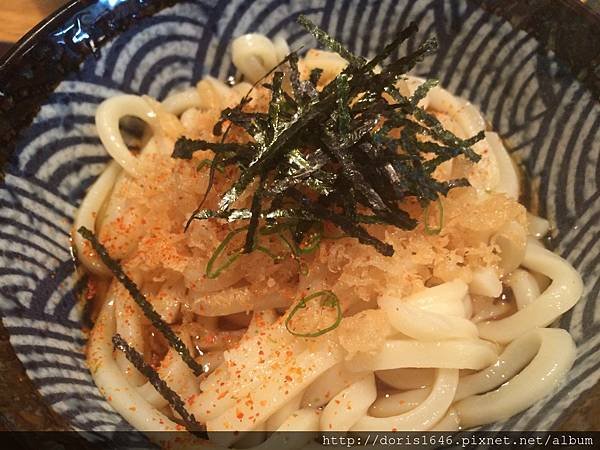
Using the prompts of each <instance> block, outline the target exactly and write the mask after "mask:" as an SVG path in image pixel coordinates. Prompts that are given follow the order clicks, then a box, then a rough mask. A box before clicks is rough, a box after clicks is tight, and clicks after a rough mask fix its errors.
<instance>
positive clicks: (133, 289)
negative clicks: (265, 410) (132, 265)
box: [77, 227, 204, 376]
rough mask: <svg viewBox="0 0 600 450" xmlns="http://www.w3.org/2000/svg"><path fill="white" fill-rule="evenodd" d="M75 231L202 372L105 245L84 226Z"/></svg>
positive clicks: (198, 372) (188, 361) (187, 360)
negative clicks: (88, 243) (87, 242)
mask: <svg viewBox="0 0 600 450" xmlns="http://www.w3.org/2000/svg"><path fill="white" fill-rule="evenodd" d="M77 232H78V233H79V234H80V235H81V236H82V237H83V238H84V239H85V240H87V241H89V242H90V244H91V245H92V248H93V249H94V250H95V251H96V253H97V254H98V256H100V259H101V260H102V262H103V263H104V264H105V265H106V267H108V268H109V269H110V271H111V272H112V273H113V275H114V277H115V278H116V279H117V280H118V281H119V282H120V283H121V284H122V285H123V287H125V289H127V291H128V292H129V295H131V298H133V300H134V301H135V302H136V303H137V304H138V305H139V307H140V309H141V310H142V312H143V313H144V315H145V316H146V317H147V318H148V319H149V320H150V322H152V325H154V327H155V328H156V329H157V330H158V331H160V333H162V335H163V336H164V337H165V339H166V340H167V342H168V343H169V345H170V346H171V347H172V348H174V349H175V350H176V351H177V353H179V355H180V356H181V358H182V359H183V361H184V362H185V363H186V364H187V365H188V367H189V368H190V369H192V371H193V372H194V374H195V375H196V376H198V375H201V374H202V373H204V368H203V367H202V365H201V364H198V363H197V362H196V361H195V360H194V358H193V357H192V355H191V354H190V351H189V350H188V348H187V346H186V345H185V344H184V343H183V341H182V340H181V339H180V338H179V336H177V334H175V332H174V331H173V330H172V329H171V327H169V325H168V324H167V323H166V322H165V321H164V320H163V319H162V317H160V314H158V313H157V312H156V310H155V309H154V307H153V306H152V303H150V302H149V301H148V300H147V299H146V296H145V295H144V294H142V292H141V291H140V290H139V288H138V287H137V285H136V284H135V283H134V282H133V280H132V279H131V278H129V277H128V276H127V274H126V273H125V272H124V271H123V268H122V267H121V265H120V264H119V263H118V262H117V261H116V260H114V259H113V258H112V257H111V256H110V255H109V254H108V251H107V250H106V247H104V245H102V244H101V243H100V241H99V240H98V238H97V237H96V235H95V234H94V233H93V232H92V231H90V230H89V229H87V228H86V227H80V228H79V229H78V230H77Z"/></svg>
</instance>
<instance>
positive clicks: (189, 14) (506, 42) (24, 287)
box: [0, 0, 600, 431]
mask: <svg viewBox="0 0 600 450" xmlns="http://www.w3.org/2000/svg"><path fill="white" fill-rule="evenodd" d="M300 13H303V14H306V15H307V16H308V17H310V18H311V20H313V21H315V22H316V23H319V24H321V26H322V27H323V28H325V29H326V30H327V31H328V32H329V33H331V34H332V35H334V36H335V37H337V38H338V39H340V40H341V41H342V42H344V43H346V44H348V46H349V47H350V48H351V49H352V50H353V51H356V52H360V53H361V54H364V55H369V54H373V53H374V52H375V51H376V50H377V49H378V48H380V47H381V46H382V45H383V44H384V43H385V42H386V40H388V39H389V37H390V36H391V35H392V34H393V33H394V32H395V31H396V30H398V29H400V28H402V27H404V26H406V25H407V24H408V23H409V21H411V20H416V21H417V22H418V23H419V25H420V32H419V35H418V37H417V38H416V39H413V40H411V41H410V42H409V43H408V46H409V47H410V48H414V47H415V46H416V45H418V43H419V42H420V41H421V40H422V39H423V38H424V37H425V36H432V35H433V36H437V37H438V39H439V42H440V49H439V51H438V52H437V54H436V55H435V56H433V57H431V58H430V59H428V60H427V61H426V62H424V63H423V64H421V65H420V66H419V67H418V68H417V73H418V74H420V75H423V76H431V77H437V78H439V79H440V81H441V83H442V85H443V86H445V87H447V88H448V89H450V90H451V91H453V92H455V93H456V94H458V95H461V96H463V97H465V98H467V99H469V100H471V101H472V102H473V103H474V104H475V105H477V106H478V107H480V108H481V110H482V111H483V112H484V114H485V116H486V117H487V118H488V120H489V121H490V122H491V124H492V127H493V128H494V129H495V130H497V131H498V132H499V133H500V134H501V135H502V136H503V137H504V138H505V139H506V140H507V141H508V142H509V143H510V145H511V146H512V148H513V149H514V153H515V157H517V158H518V159H520V160H522V161H524V166H525V170H526V172H527V174H528V176H529V177H531V179H532V180H534V181H535V183H537V185H538V189H539V198H540V203H539V209H540V213H541V214H542V215H544V216H547V217H549V218H551V219H552V220H553V221H554V222H555V224H556V233H555V236H554V237H555V239H554V240H553V246H554V247H555V249H556V251H557V252H559V253H560V254H561V255H562V256H564V257H565V258H567V259H568V260H569V261H570V262H571V263H572V264H574V265H575V267H576V268H577V269H578V270H579V271H580V272H581V273H582V274H583V276H584V281H585V285H586V291H585V297H584V299H583V300H582V301H581V302H580V303H579V304H578V305H577V306H576V307H575V308H574V309H573V310H572V311H571V312H570V313H569V314H567V315H566V316H565V317H563V318H562V319H561V320H560V326H562V327H564V328H567V329H568V330H570V332H571V333H572V334H573V336H574V338H575V340H576V341H577V344H578V348H579V350H578V358H577V361H576V363H575V367H574V368H573V370H572V372H571V373H570V375H569V377H568V380H567V381H566V383H565V384H564V385H563V386H562V388H561V389H560V390H559V391H558V392H557V393H556V395H554V396H553V397H550V398H546V399H544V400H542V401H540V402H539V403H538V404H536V405H534V406H533V407H532V408H530V409H529V410H527V411H525V412H524V413H522V414H519V415H517V416H515V417H513V418H511V419H510V420H508V421H507V422H505V423H501V424H493V425H491V426H490V427H489V429H547V428H550V427H552V426H553V425H554V424H556V423H558V422H559V421H560V420H561V414H562V413H564V411H565V410H566V409H567V408H568V407H569V405H571V404H572V403H573V402H574V401H575V400H576V399H577V398H578V397H579V396H580V395H581V394H582V393H583V392H585V390H586V389H588V388H590V387H592V386H593V385H594V384H595V383H596V382H597V381H598V379H599V378H600V370H599V367H598V366H599V364H600V362H599V361H598V359H597V358H594V355H595V354H596V352H597V351H598V349H599V347H600V335H598V333H597V332H598V329H599V322H600V320H599V319H600V317H599V315H600V312H598V311H599V310H597V309H596V308H595V301H596V299H597V298H598V294H599V292H598V291H599V289H600V281H599V280H600V276H599V275H600V274H599V269H598V266H599V264H598V262H599V261H598V259H599V252H598V247H597V245H595V244H596V243H597V236H598V234H599V231H600V230H599V228H600V225H599V224H600V220H599V215H600V195H599V190H598V175H597V173H598V164H599V152H600V146H599V145H598V142H600V107H599V105H598V104H597V103H596V102H595V101H594V100H593V98H592V97H591V95H590V94H589V93H588V92H587V91H586V90H585V89H584V88H583V87H581V86H580V85H579V84H578V83H576V82H575V81H574V80H573V78H572V77H571V76H570V75H569V74H568V73H567V72H566V71H565V70H564V68H562V67H560V65H558V64H557V63H556V62H555V61H554V60H553V59H552V57H551V56H550V57H548V56H547V55H544V54H543V52H541V51H540V49H539V48H538V44H537V43H536V41H534V40H533V39H531V38H530V37H528V36H527V35H526V34H525V33H523V32H519V31H515V30H513V29H512V28H511V26H510V25H508V24H507V23H505V22H503V21H502V20H500V19H498V18H496V17H494V16H490V15H488V14H486V13H484V12H482V11H480V10H478V9H476V8H475V7H474V6H473V5H471V4H469V3H467V2H466V1H453V2H446V1H441V0H440V1H434V0H419V1H409V0H383V1H375V0H335V1H334V0H299V1H297V0H294V1H291V0H289V1H282V0H259V1H255V0H228V1H218V2H217V1H209V0H203V1H188V2H182V3H179V4H177V5H176V6H174V7H172V8H169V9H167V10H164V11H162V12H161V13H159V14H157V15H156V16H153V17H151V18H148V19H144V20H142V21H141V22H139V23H138V24H137V25H135V26H134V27H132V28H131V29H129V30H128V31H126V32H124V33H122V34H121V35H120V36H119V37H118V38H117V39H115V40H114V41H113V42H111V43H110V44H109V45H108V46H106V47H105V48H103V51H102V53H101V56H100V57H99V58H98V59H93V58H90V59H89V60H87V61H86V62H85V63H84V65H83V67H82V70H81V71H80V72H79V73H78V74H76V75H75V76H72V77H70V78H69V79H68V80H66V81H64V82H63V83H61V84H60V86H59V87H58V88H57V89H56V91H55V93H54V94H53V95H52V97H51V98H50V99H49V100H48V101H47V103H46V104H45V105H44V106H43V107H42V109H41V111H40V113H39V115H38V116H37V118H36V120H35V122H34V123H33V125H32V126H31V127H30V128H29V129H28V131H27V132H26V133H25V135H24V136H23V138H22V140H21V142H20V145H19V148H18V151H17V152H16V153H15V156H14V157H13V159H12V161H10V164H9V167H8V169H7V177H6V179H5V181H4V183H3V184H2V185H1V186H0V220H1V222H2V228H1V229H0V310H1V311H2V316H3V321H4V325H5V326H6V328H7V329H8V330H9V332H10V334H11V343H12V345H13V346H14V348H15V350H16V352H17V354H18V356H19V357H20V359H21V361H22V362H23V364H24V365H25V367H26V369H27V373H28V375H29V376H30V377H31V378H32V380H34V382H35V383H36V384H37V386H38V388H39V390H40V392H41V394H42V395H43V396H44V397H45V399H47V401H48V402H49V403H50V404H51V405H52V406H53V408H54V409H55V410H56V411H57V412H58V413H59V414H62V415H63V416H64V417H66V418H67V419H68V420H69V421H70V423H71V424H72V425H73V426H74V427H75V428H78V429H82V430H89V431H111V430H126V429H130V428H129V425H128V424H126V423H125V422H124V421H123V420H122V418H121V417H120V416H119V415H118V414H117V413H115V412H114V411H113V410H112V408H111V407H110V406H109V405H108V403H107V402H106V401H105V400H104V399H103V398H102V396H101V395H100V393H99V392H98V390H97V389H96V387H95V385H94V383H93V381H92V379H91V377H90V375H89V372H88V369H87V367H86V365H85V360H84V345H85V336H84V334H83V333H82V331H81V325H82V323H81V322H82V309H81V305H78V304H77V301H76V295H77V292H78V291H79V290H80V289H82V285H83V284H84V283H83V281H82V280H78V279H77V278H76V276H75V274H74V267H73V263H72V260H71V255H70V252H69V230H70V227H71V225H72V218H73V215H74V213H75V211H76V208H77V205H78V204H79V203H80V201H81V199H82V197H83V195H84V192H85V190H86V188H87V187H88V186H89V185H90V184H91V183H92V182H93V180H94V179H95V177H96V176H97V175H98V174H99V173H100V172H101V171H102V169H103V167H104V165H105V163H106V161H107V156H106V153H105V152H104V150H103V148H102V146H101V145H100V141H99V140H98V138H97V135H96V131H95V129H94V125H93V123H94V111H95V109H96V107H97V106H98V104H99V103H100V102H101V101H102V100H104V99H105V98H108V97H110V96H112V95H115V94H118V93H123V92H125V93H139V94H149V95H151V96H154V97H157V98H159V99H163V98H164V97H165V96H167V95H168V94H169V93H171V92H174V91H176V90H177V89H180V88H182V87H185V86H189V85H190V84H191V83H192V82H193V81H194V80H197V79H198V78H200V77H201V76H203V75H205V74H211V75H213V76H216V77H219V78H224V77H226V76H227V75H230V74H232V73H233V71H232V66H231V64H230V58H229V54H228V44H229V42H230V41H231V39H232V38H234V37H236V36H239V35H241V34H243V33H246V32H248V31H257V32H261V33H264V34H266V35H268V36H270V37H273V36H275V35H277V34H282V35H283V36H285V37H286V38H287V39H288V42H289V44H290V47H291V48H300V47H302V46H303V47H304V48H309V47H312V46H314V45H315V43H314V41H312V38H310V37H308V36H306V34H305V33H303V32H302V30H301V29H300V28H299V26H298V25H297V24H296V23H295V20H296V18H297V16H298V15H299V14H300Z"/></svg>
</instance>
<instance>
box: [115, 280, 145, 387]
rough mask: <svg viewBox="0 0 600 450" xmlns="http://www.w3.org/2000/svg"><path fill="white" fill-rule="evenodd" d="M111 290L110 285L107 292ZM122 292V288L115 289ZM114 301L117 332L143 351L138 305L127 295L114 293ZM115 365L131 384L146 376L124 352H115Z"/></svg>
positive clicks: (142, 333) (133, 384)
mask: <svg viewBox="0 0 600 450" xmlns="http://www.w3.org/2000/svg"><path fill="white" fill-rule="evenodd" d="M117 283H118V281H117V280H113V281H112V283H111V284H117ZM111 290H112V286H111V288H110V289H109V292H110V291H111ZM117 292H123V290H117ZM114 301H115V320H116V329H117V333H118V334H120V335H121V337H122V338H123V339H125V341H126V342H127V343H128V344H129V345H130V346H131V347H133V348H134V349H136V350H137V351H138V352H140V353H143V351H144V330H143V327H142V317H141V314H142V313H141V311H140V310H139V306H138V305H137V304H136V303H135V302H134V301H133V299H132V298H131V297H130V296H129V295H116V296H115V297H114ZM116 362H117V365H118V366H119V367H120V368H121V371H122V372H123V374H124V375H125V377H126V378H127V381H128V382H129V384H131V385H132V386H136V387H137V386H140V385H142V384H143V383H144V382H145V381H146V378H145V377H144V376H143V375H142V374H141V373H140V372H139V371H138V370H137V369H136V368H135V366H134V365H133V364H131V363H130V362H129V361H128V360H127V358H126V357H125V354H124V353H122V352H117V354H116Z"/></svg>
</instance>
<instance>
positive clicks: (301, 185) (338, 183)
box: [173, 16, 483, 273]
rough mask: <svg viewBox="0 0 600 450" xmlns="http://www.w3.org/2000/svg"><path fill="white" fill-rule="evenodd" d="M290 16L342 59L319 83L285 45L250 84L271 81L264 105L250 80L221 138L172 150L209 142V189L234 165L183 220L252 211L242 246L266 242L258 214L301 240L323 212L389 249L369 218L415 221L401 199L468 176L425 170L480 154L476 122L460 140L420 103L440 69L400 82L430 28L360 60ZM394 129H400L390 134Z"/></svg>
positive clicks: (427, 47)
mask: <svg viewBox="0 0 600 450" xmlns="http://www.w3.org/2000/svg"><path fill="white" fill-rule="evenodd" d="M298 22H299V23H300V24H301V25H302V26H303V27H304V28H306V29H307V30H308V31H309V32H310V33H311V34H313V36H314V37H315V38H316V39H317V41H318V42H319V43H321V44H322V45H323V46H324V47H326V48H328V49H329V50H332V51H334V52H337V53H338V54H339V55H340V56H342V57H343V58H344V59H346V60H347V61H348V63H349V64H348V66H347V67H346V68H345V69H344V70H343V71H342V72H341V73H340V74H339V75H338V76H337V77H336V78H335V79H334V80H333V81H332V82H331V83H329V84H327V85H326V86H325V87H324V88H323V89H322V90H321V91H320V92H319V90H318V89H317V83H318V81H319V78H320V76H321V74H322V70H320V69H314V70H312V71H311V73H310V76H309V79H308V80H303V79H301V78H300V70H299V67H298V62H299V56H298V54H297V52H291V53H290V54H289V55H288V56H287V57H286V58H285V59H284V60H283V61H282V62H281V63H279V64H278V65H277V66H276V67H275V68H273V69H272V70H271V71H270V72H269V73H268V74H267V76H265V78H263V79H261V80H259V81H258V82H257V83H256V84H255V86H258V85H261V86H263V87H264V88H266V89H269V90H270V91H271V100H270V102H269V107H268V111H267V112H266V113H264V112H262V113H260V112H250V111H247V110H246V109H245V106H246V105H247V104H248V102H249V99H250V95H251V92H252V91H250V92H249V93H248V94H247V95H246V96H245V97H244V99H242V101H241V102H240V104H239V105H237V106H236V107H233V108H227V109H225V110H224V111H223V112H222V113H221V119H220V121H219V123H218V124H217V126H215V130H214V133H215V134H216V135H220V136H221V141H220V142H219V143H208V142H206V141H201V140H191V139H185V138H181V139H180V140H178V141H177V144H176V146H175V149H174V152H173V157H177V158H185V159H189V158H192V157H194V153H195V152H197V151H203V150H211V151H213V152H214V153H215V157H214V158H213V160H212V163H211V172H210V179H209V186H208V188H207V192H206V194H208V191H209V190H210V189H211V187H212V184H213V178H214V172H215V171H216V170H217V168H218V167H227V166H235V167H237V175H236V177H235V179H234V180H233V182H232V184H231V185H230V186H229V188H228V189H227V190H226V191H225V193H224V194H223V195H222V196H221V197H220V199H219V202H218V205H217V208H216V209H215V210H207V209H204V210H203V209H202V205H203V203H204V200H205V199H206V195H205V197H204V199H203V200H202V202H201V203H200V205H199V206H198V208H197V209H196V211H194V213H193V214H192V216H191V217H190V219H189V220H188V223H187V225H186V227H187V226H189V224H190V223H191V222H192V221H193V220H208V219H211V220H215V219H221V220H227V221H229V222H235V221H238V220H243V221H248V222H247V224H246V227H244V229H245V230H246V239H245V244H244V246H243V248H242V249H240V252H250V251H253V250H259V251H262V250H264V248H263V247H262V246H260V245H258V244H257V243H256V238H257V233H259V234H260V230H261V229H262V228H261V222H264V224H266V225H268V226H269V227H272V226H274V225H277V224H281V223H284V224H285V225H286V230H289V232H290V233H291V236H292V239H291V241H290V245H292V246H294V245H296V246H297V244H298V243H299V242H302V241H303V239H304V237H305V235H306V233H310V231H311V230H314V229H315V226H316V225H315V224H316V223H322V222H329V223H331V224H334V225H335V226H336V227H338V228H339V229H340V230H342V231H343V232H344V233H345V234H346V235H347V236H348V237H352V238H355V239H357V240H358V241H359V242H361V243H363V244H366V245H370V246H372V247H374V248H375V249H376V250H377V251H378V252H380V253H382V254H383V255H386V256H391V255H392V254H393V253H394V249H393V247H392V246H391V245H389V244H388V243H386V242H383V241H381V240H380V239H378V238H376V237H375V236H373V235H372V234H371V233H370V232H369V227H368V225H372V224H386V225H391V226H395V227H398V228H401V229H406V230H410V229H413V228H414V227H415V226H416V225H417V221H416V220H415V218H413V217H410V215H409V214H408V213H407V212H406V211H405V210H404V209H403V206H402V205H403V202H404V201H405V200H406V199H408V198H416V199H417V200H418V201H419V202H420V203H421V205H422V206H423V207H424V208H427V205H428V204H429V202H431V201H437V200H438V199H439V198H440V196H443V195H446V194H447V193H448V191H449V190H450V189H453V188H455V187H457V186H465V185H468V183H467V182H466V180H464V179H460V180H451V181H448V182H445V181H438V180H436V179H434V178H433V175H432V174H433V172H434V171H435V169H436V168H437V167H439V165H440V164H442V163H444V162H445V161H448V160H450V159H452V158H455V157H458V156H461V155H462V156H464V157H466V158H467V159H469V160H471V161H473V162H477V161H478V160H479V159H480V157H479V155H478V154H477V153H475V152H474V151H473V149H472V148H471V146H472V145H473V144H475V143H476V142H478V141H479V140H480V139H482V138H483V133H479V134H477V135H476V136H473V137H471V138H469V139H461V138H459V137H457V136H456V135H454V134H453V133H452V132H450V131H449V130H446V129H445V128H444V127H443V125H442V124H441V123H440V122H439V120H438V119H436V117H435V116H433V115H432V114H430V113H428V112H427V111H425V110H424V109H423V108H421V107H420V106H419V105H418V104H419V101H420V100H421V99H423V98H424V97H425V95H426V94H427V92H428V91H429V90H430V89H431V88H432V87H434V86H435V85H436V84H437V81H436V80H427V81H425V82H424V83H423V84H422V85H421V86H419V87H418V88H417V89H416V91H415V92H414V93H413V94H412V96H410V97H406V96H404V95H402V94H401V92H400V91H399V90H398V88H397V87H396V83H397V82H398V81H399V80H401V79H402V77H403V76H405V74H406V72H407V71H409V70H411V69H412V68H413V67H415V65H416V64H417V63H418V62H420V61H422V60H423V58H424V57H425V56H426V55H428V54H430V53H432V52H433V51H435V49H436V48H437V42H436V41H435V39H428V40H426V41H425V42H423V43H422V44H421V45H419V46H417V48H416V49H415V50H414V51H412V52H408V53H407V54H405V55H403V56H401V57H397V58H396V57H392V55H394V54H395V53H396V52H397V50H398V49H399V48H400V46H401V45H403V43H404V42H405V41H406V40H407V39H409V38H410V37H411V36H414V34H415V33H416V32H417V26H416V24H414V23H411V24H410V25H409V26H408V27H407V28H406V29H404V30H401V31H400V32H399V33H398V34H397V35H396V36H395V37H394V38H393V39H392V41H391V42H390V43H389V44H387V45H386V46H385V47H384V48H383V49H382V50H381V51H380V52H378V53H377V54H376V55H375V57H374V58H372V59H371V60H366V59H364V58H362V57H360V56H356V55H354V54H352V52H350V51H349V50H348V49H346V48H345V47H344V46H343V45H342V44H341V43H340V42H339V41H337V40H335V39H334V38H332V37H331V36H329V35H328V34H327V33H326V32H325V31H323V30H321V29H320V28H319V27H318V26H317V25H315V24H314V23H312V22H311V21H310V20H308V19H307V18H306V17H304V16H300V17H299V19H298ZM376 67H377V68H378V70H375V69H376ZM376 72H377V73H376ZM386 96H390V97H391V98H392V99H393V100H394V103H391V102H388V101H387V99H388V97H386ZM225 123H227V124H228V125H227V128H226V130H225V132H223V130H222V128H223V126H224V124H225ZM232 125H235V126H237V127H239V128H241V129H242V130H243V131H244V132H245V133H247V135H248V137H249V142H248V143H245V144H239V143H233V142H226V139H227V133H228V131H229V129H230V128H231V126H232ZM396 129H398V130H400V133H399V136H398V135H397V134H393V133H391V132H392V130H396ZM423 137H426V138H427V140H424V139H423ZM251 186H256V188H253V189H254V191H253V192H252V195H251V201H250V208H248V209H245V208H242V209H239V208H235V207H234V204H235V203H236V202H237V201H238V199H239V198H240V196H242V194H244V193H245V192H246V191H247V190H248V189H250V188H251ZM285 239H287V240H289V239H288V238H287V237H285ZM292 241H293V242H292ZM316 242H317V245H318V242H320V238H319V239H317V240H316ZM308 248H310V249H312V248H313V247H312V246H309V247H308ZM261 249H262V250H261ZM292 250H293V251H295V253H298V252H297V249H295V250H294V249H292ZM237 256H239V255H237ZM237 256H236V255H234V257H235V258H237ZM212 272H213V271H209V273H212Z"/></svg>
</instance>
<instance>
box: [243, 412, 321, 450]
mask: <svg viewBox="0 0 600 450" xmlns="http://www.w3.org/2000/svg"><path fill="white" fill-rule="evenodd" d="M277 431H279V432H282V433H274V434H272V435H271V437H269V438H268V439H267V440H266V441H265V442H263V443H262V444H261V445H259V446H257V447H253V449H252V450H271V449H275V448H278V449H286V450H295V449H299V448H304V446H306V444H308V443H309V442H310V441H311V440H313V438H314V436H313V435H312V434H311V432H316V431H319V412H318V411H317V410H315V409H311V408H305V409H301V410H298V411H296V412H294V413H293V414H292V415H291V416H290V417H288V418H287V419H286V421H285V422H284V423H282V424H281V426H280V427H279V428H278V429H277ZM291 431H302V432H303V433H294V434H290V433H289V432H291Z"/></svg>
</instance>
